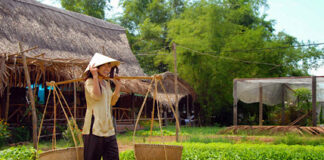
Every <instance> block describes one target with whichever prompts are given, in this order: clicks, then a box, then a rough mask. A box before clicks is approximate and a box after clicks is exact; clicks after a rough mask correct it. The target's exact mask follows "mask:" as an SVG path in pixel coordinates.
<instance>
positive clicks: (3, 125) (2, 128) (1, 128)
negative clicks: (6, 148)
mask: <svg viewBox="0 0 324 160" xmlns="http://www.w3.org/2000/svg"><path fill="white" fill-rule="evenodd" d="M9 137H10V131H9V130H8V124H7V122H4V121H3V120H0V147H1V146H3V145H5V144H6V143H7V142H8V138H9Z"/></svg>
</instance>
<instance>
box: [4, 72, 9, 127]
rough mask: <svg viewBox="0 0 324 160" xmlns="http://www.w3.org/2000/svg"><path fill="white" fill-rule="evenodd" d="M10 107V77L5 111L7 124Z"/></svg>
mask: <svg viewBox="0 0 324 160" xmlns="http://www.w3.org/2000/svg"><path fill="white" fill-rule="evenodd" d="M9 106H10V76H9V77H8V83H7V99H6V110H5V121H6V122H7V121H8V115H9Z"/></svg>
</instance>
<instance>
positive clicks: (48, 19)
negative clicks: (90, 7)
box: [0, 0, 144, 76]
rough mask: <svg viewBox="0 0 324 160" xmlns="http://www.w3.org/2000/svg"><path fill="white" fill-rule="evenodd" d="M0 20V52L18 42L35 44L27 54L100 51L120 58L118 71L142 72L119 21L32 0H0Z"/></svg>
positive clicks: (72, 55) (71, 55)
mask: <svg viewBox="0 0 324 160" xmlns="http://www.w3.org/2000/svg"><path fill="white" fill-rule="evenodd" d="M0 21H1V23H0V53H3V52H9V53H15V52H17V51H18V48H17V43H18V42H22V44H23V45H24V48H32V47H34V46H38V49H37V52H36V51H33V52H29V53H28V55H30V56H33V55H37V54H39V53H45V55H44V58H49V59H57V58H60V59H89V58H90V57H92V55H93V54H94V53H95V52H101V53H102V52H104V54H106V55H108V56H110V57H112V58H114V59H117V60H120V61H121V62H122V64H121V67H120V71H121V72H120V74H121V75H123V76H143V75H144V73H143V71H142V69H141V68H140V66H139V64H138V61H137V60H136V58H135V56H134V55H133V54H132V52H131V50H130V47H129V44H128V40H127V37H126V34H125V29H124V28H122V27H121V26H119V25H116V24H112V23H109V22H106V21H104V20H100V19H97V18H94V17H90V16H87V15H83V14H79V13H75V12H70V11H66V10H63V9H59V8H55V7H51V6H47V5H44V4H41V3H39V2H37V1H34V0H1V1H0Z"/></svg>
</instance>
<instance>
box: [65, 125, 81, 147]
mask: <svg viewBox="0 0 324 160" xmlns="http://www.w3.org/2000/svg"><path fill="white" fill-rule="evenodd" d="M69 121H70V124H71V127H72V132H73V134H74V137H75V140H76V142H77V145H78V146H79V145H81V142H80V140H79V138H78V135H79V134H81V130H80V129H78V128H75V126H74V125H73V121H72V120H69ZM62 134H63V138H64V139H65V140H66V141H67V143H68V145H69V146H75V144H74V141H73V137H72V134H71V130H70V128H69V124H67V128H66V130H65V131H64V132H63V133H62Z"/></svg>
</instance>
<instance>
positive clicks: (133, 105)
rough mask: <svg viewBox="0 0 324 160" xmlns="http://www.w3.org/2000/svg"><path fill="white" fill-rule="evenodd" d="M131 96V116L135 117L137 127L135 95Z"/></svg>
mask: <svg viewBox="0 0 324 160" xmlns="http://www.w3.org/2000/svg"><path fill="white" fill-rule="evenodd" d="M131 96H132V112H131V114H133V115H132V116H131V117H133V124H134V125H135V123H136V120H135V118H136V113H135V101H134V98H135V95H134V93H132V95H131Z"/></svg>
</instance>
